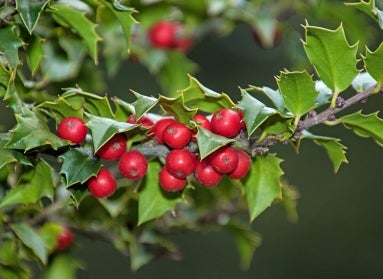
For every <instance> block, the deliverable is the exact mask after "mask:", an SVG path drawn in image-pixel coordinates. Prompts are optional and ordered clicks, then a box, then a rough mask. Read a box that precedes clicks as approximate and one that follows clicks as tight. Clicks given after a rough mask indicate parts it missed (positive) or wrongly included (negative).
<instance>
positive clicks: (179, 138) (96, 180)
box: [57, 108, 251, 198]
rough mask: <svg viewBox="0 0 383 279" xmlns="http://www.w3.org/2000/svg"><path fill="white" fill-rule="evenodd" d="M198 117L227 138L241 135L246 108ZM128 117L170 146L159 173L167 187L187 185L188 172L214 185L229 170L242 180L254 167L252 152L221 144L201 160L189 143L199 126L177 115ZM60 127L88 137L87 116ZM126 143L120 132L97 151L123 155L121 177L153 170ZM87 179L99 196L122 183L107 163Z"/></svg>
mask: <svg viewBox="0 0 383 279" xmlns="http://www.w3.org/2000/svg"><path fill="white" fill-rule="evenodd" d="M193 120H194V122H195V123H196V124H197V125H199V126H200V127H202V128H204V129H207V130H210V131H211V132H213V133H215V134H217V135H220V136H224V137H228V138H234V137H236V136H237V135H238V134H239V133H240V131H241V130H242V129H245V128H246V127H245V124H244V122H243V120H242V112H241V111H235V110H232V109H227V108H223V109H220V110H218V111H216V112H215V113H213V114H212V116H211V118H210V119H209V118H208V117H206V116H205V115H203V114H196V115H195V116H194V119H193ZM127 122H128V123H133V124H139V125H141V126H143V127H145V128H148V132H147V134H148V138H153V141H155V142H156V143H157V144H159V145H164V146H166V147H167V149H166V150H167V152H166V154H165V155H164V158H163V159H164V165H163V167H162V169H161V171H160V172H159V174H158V175H159V184H160V187H161V188H162V189H163V190H164V191H168V192H175V191H179V190H182V189H183V188H184V187H185V186H186V184H187V179H188V178H189V177H192V178H194V179H195V180H197V181H198V182H199V183H200V184H201V185H203V186H205V187H213V186H215V185H217V184H218V183H219V182H220V181H221V179H222V177H223V176H224V175H227V176H228V177H229V178H231V179H241V178H243V177H244V176H245V175H246V174H247V172H248V171H249V169H250V165H251V159H250V156H249V155H248V154H247V153H246V152H245V151H243V150H241V149H237V148H235V147H233V146H231V145H225V146H222V147H220V148H219V149H217V150H215V151H214V152H212V153H211V154H210V155H208V156H207V157H206V158H203V159H201V158H200V157H199V154H198V152H196V151H194V150H193V149H192V148H190V147H191V144H190V143H191V142H196V141H197V137H196V133H197V129H195V128H190V127H189V126H187V125H185V124H184V123H181V122H178V121H177V120H175V119H174V118H171V117H164V118H161V119H160V120H158V121H157V122H156V123H154V122H153V121H152V120H151V119H149V118H148V117H147V116H143V117H141V118H140V119H139V120H136V117H135V115H134V114H133V115H131V116H129V118H128V119H127ZM57 132H58V135H59V136H60V137H61V138H63V139H66V140H69V141H71V142H72V143H75V144H80V143H82V142H83V141H84V140H85V137H86V134H87V127H86V125H85V123H84V121H83V120H82V119H80V118H77V117H67V118H64V119H63V120H62V121H61V122H60V123H59V125H58V131H57ZM126 142H127V138H126V136H125V134H122V133H121V134H115V135H114V136H113V137H112V138H111V139H110V140H109V141H107V142H106V143H105V144H104V145H103V146H102V147H101V148H100V149H99V150H98V151H97V152H96V153H95V156H97V157H98V158H100V159H102V160H106V161H114V160H118V169H119V171H120V174H121V175H122V176H124V177H126V178H127V179H129V180H139V179H141V178H142V177H144V176H145V175H146V173H147V171H148V161H147V158H146V156H145V155H144V154H142V153H141V152H140V151H138V150H134V149H131V150H127V144H126ZM87 184H88V189H89V191H90V193H91V194H92V195H93V196H94V197H97V198H103V197H108V196H110V195H112V194H113V193H114V192H115V190H116V187H117V186H116V179H115V177H114V176H113V175H112V173H111V172H110V171H108V170H107V169H106V168H101V169H100V171H99V173H98V174H97V175H96V176H94V177H92V178H90V179H89V181H88V183H87Z"/></svg>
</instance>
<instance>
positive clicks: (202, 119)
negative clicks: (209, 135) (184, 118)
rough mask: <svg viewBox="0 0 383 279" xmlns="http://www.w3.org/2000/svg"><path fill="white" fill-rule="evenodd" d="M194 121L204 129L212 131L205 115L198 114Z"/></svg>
mask: <svg viewBox="0 0 383 279" xmlns="http://www.w3.org/2000/svg"><path fill="white" fill-rule="evenodd" d="M193 120H194V121H195V122H197V123H198V124H199V125H201V127H202V128H205V129H206V130H211V125H210V121H209V119H207V117H206V116H205V115H203V114H196V115H194V117H193Z"/></svg>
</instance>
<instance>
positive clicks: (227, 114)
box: [210, 108, 241, 138]
mask: <svg viewBox="0 0 383 279" xmlns="http://www.w3.org/2000/svg"><path fill="white" fill-rule="evenodd" d="M210 123H211V131H212V132H213V133H215V134H218V135H221V136H224V137H227V138H232V137H235V136H236V135H238V133H239V132H240V130H241V117H240V115H239V114H238V112H236V111H235V110H232V109H228V108H223V109H220V110H218V111H216V112H215V113H214V114H213V115H212V118H211V122H210Z"/></svg>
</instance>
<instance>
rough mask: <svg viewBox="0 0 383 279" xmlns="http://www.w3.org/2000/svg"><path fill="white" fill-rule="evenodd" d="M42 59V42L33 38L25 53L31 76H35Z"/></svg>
mask: <svg viewBox="0 0 383 279" xmlns="http://www.w3.org/2000/svg"><path fill="white" fill-rule="evenodd" d="M46 3H48V2H46ZM43 58H44V48H43V41H42V39H40V38H38V37H34V38H33V40H32V41H31V43H30V47H29V51H27V62H28V65H29V68H30V69H31V72H32V75H35V74H36V72H37V70H38V69H39V67H40V63H41V61H42V60H43Z"/></svg>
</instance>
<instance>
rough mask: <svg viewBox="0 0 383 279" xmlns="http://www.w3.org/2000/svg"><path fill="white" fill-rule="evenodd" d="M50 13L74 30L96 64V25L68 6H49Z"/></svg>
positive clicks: (97, 39) (97, 37)
mask: <svg viewBox="0 0 383 279" xmlns="http://www.w3.org/2000/svg"><path fill="white" fill-rule="evenodd" d="M50 8H51V10H50V12H51V13H52V14H53V15H55V16H57V17H59V18H60V19H61V20H64V21H65V22H66V24H68V25H69V26H70V27H71V28H73V29H74V30H76V32H77V33H78V34H79V35H80V37H81V38H82V39H83V40H84V41H85V43H86V45H87V47H88V49H89V53H90V56H91V57H92V58H93V60H94V61H95V63H97V62H98V57H97V42H98V41H99V40H101V38H100V37H99V36H98V34H97V32H96V24H95V23H93V22H91V21H90V20H89V19H87V18H86V17H85V15H84V13H82V12H79V11H77V10H75V9H73V8H71V7H70V6H64V5H57V4H55V5H51V6H50Z"/></svg>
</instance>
